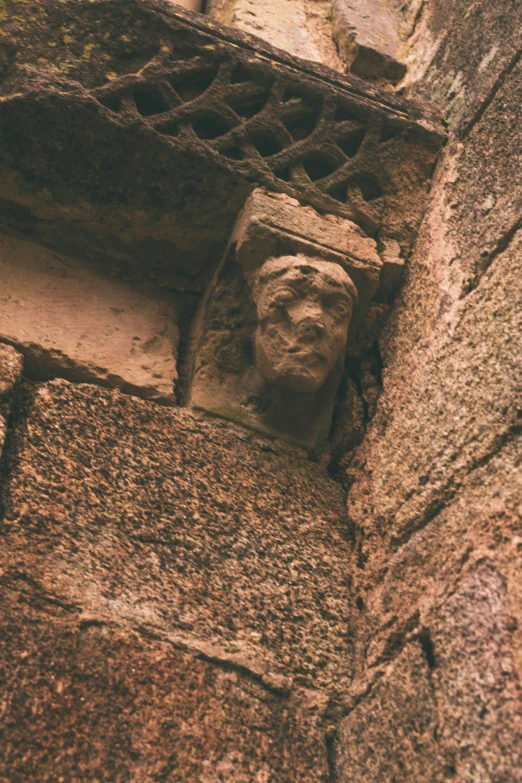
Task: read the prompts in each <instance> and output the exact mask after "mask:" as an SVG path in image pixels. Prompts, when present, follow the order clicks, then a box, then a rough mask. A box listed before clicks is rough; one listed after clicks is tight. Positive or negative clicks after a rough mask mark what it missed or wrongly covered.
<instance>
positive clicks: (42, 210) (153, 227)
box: [0, 0, 443, 290]
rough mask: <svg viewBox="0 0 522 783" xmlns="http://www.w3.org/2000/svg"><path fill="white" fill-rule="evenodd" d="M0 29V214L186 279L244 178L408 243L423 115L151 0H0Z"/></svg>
mask: <svg viewBox="0 0 522 783" xmlns="http://www.w3.org/2000/svg"><path fill="white" fill-rule="evenodd" d="M100 30H103V31H105V32H104V35H103V36H100V34H99V31H100ZM2 32H3V33H4V35H3V38H2V41H3V43H2V51H3V61H4V63H5V65H4V68H3V72H2V76H1V84H0V93H1V95H0V97H1V101H0V127H1V130H0V145H1V148H2V153H1V159H0V171H1V174H2V194H1V197H2V199H3V202H2V210H1V213H0V214H1V219H2V222H3V223H4V224H8V225H9V226H11V227H13V228H17V229H18V230H21V231H24V232H26V233H31V236H33V237H34V238H35V239H36V240H37V241H40V242H43V243H45V244H49V245H52V246H53V247H56V248H59V249H62V250H64V251H66V252H69V253H71V254H72V255H75V256H77V257H81V256H83V257H86V258H87V257H88V258H90V259H98V260H99V261H100V263H102V262H103V263H108V259H110V261H111V262H112V263H117V264H119V265H127V266H129V267H130V268H131V269H133V268H135V267H136V266H138V267H139V268H140V269H144V268H145V269H147V270H148V271H152V273H153V274H154V275H155V276H160V277H161V278H162V280H163V281H164V283H165V285H170V286H172V287H177V288H178V289H179V288H191V289H193V290H200V289H201V286H202V285H203V284H204V282H206V279H207V278H206V277H205V270H206V269H207V268H208V265H209V263H212V262H215V261H216V260H217V258H218V257H219V250H220V243H224V242H225V241H226V239H227V238H228V234H229V232H230V229H231V227H232V225H233V222H234V219H235V217H236V215H237V213H238V212H239V210H240V208H241V206H242V204H243V203H244V200H245V198H246V196H247V195H248V193H249V191H250V190H251V189H252V188H253V187H254V186H255V185H263V186H265V187H267V188H269V189H270V190H275V191H279V192H283V193H287V194H288V195H290V196H292V197H294V198H298V199H299V200H301V201H303V202H305V203H311V204H313V205H314V206H315V207H316V208H319V209H320V210H322V211H326V212H331V213H334V214H338V215H340V216H342V217H346V218H348V219H352V220H354V221H355V222H356V223H358V224H359V225H360V226H361V227H363V229H364V230H365V231H366V232H368V233H371V234H379V235H382V236H383V237H385V238H392V239H396V240H397V241H398V242H399V243H400V244H401V246H402V247H403V249H405V248H407V247H408V246H409V244H410V243H411V240H412V239H413V237H414V235H415V231H416V227H417V225H418V223H419V220H420V218H421V215H422V212H423V209H424V203H425V197H426V192H427V186H428V181H429V177H430V174H431V170H432V167H433V164H434V161H435V159H436V156H437V152H438V149H439V147H440V144H441V142H442V139H443V132H442V129H441V126H440V124H439V123H438V121H437V119H436V118H435V117H434V116H433V115H432V114H430V112H429V111H426V112H424V110H423V109H421V108H420V107H419V106H417V105H413V104H409V103H407V102H405V101H404V100H403V99H401V98H398V97H395V96H392V95H390V94H389V93H386V92H382V91H379V90H377V89H375V88H373V87H371V86H368V85H366V84H364V83H363V82H361V81H359V80H357V79H356V78H352V77H342V76H340V75H339V74H337V73H335V72H333V71H331V70H329V69H327V68H324V67H321V66H319V65H314V64H312V63H309V62H306V61H301V60H298V59H296V58H292V57H291V56H289V55H286V54H285V53H283V52H281V51H280V50H276V49H273V48H271V47H270V46H269V45H268V44H266V43H264V42H262V41H260V40H259V39H256V38H254V37H252V36H249V35H246V34H242V33H240V32H238V31H234V30H230V29H228V28H225V27H222V26H220V25H219V24H217V23H216V22H214V21H212V20H208V19H205V17H202V16H195V15H194V14H191V13H189V12H184V11H183V10H182V9H177V8H175V7H174V6H173V5H172V4H170V3H166V2H161V0H130V2H125V3H123V2H122V0H103V2H102V0H95V2H89V3H85V2H82V1H81V0H69V2H66V3H62V2H58V0H50V2H48V3H45V4H41V3H38V2H36V1H34V2H29V3H27V2H21V0H8V2H7V6H6V17H5V19H4V20H3V22H2ZM216 254H217V255H216Z"/></svg>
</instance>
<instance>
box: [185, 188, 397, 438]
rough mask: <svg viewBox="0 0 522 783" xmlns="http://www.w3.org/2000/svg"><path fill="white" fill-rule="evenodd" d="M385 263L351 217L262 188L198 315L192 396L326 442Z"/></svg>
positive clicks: (286, 434) (248, 419)
mask: <svg viewBox="0 0 522 783" xmlns="http://www.w3.org/2000/svg"><path fill="white" fill-rule="evenodd" d="M384 268H385V265H384V264H383V261H382V259H381V258H380V256H379V254H378V252H377V244H376V242H375V240H374V239H372V238H371V237H368V236H367V235H365V233H364V232H363V231H362V230H361V229H360V228H359V227H358V226H356V225H355V224H354V223H352V222H351V221H349V220H347V219H345V218H340V217H338V216H334V215H320V214H319V213H318V212H316V211H315V210H314V209H313V208H312V207H303V206H301V205H300V204H299V202H298V201H296V200H295V199H292V198H289V197H288V196H285V195H281V194H274V193H268V192H266V191H263V190H260V189H259V190H256V191H255V192H254V193H253V194H252V195H251V196H250V198H249V199H248V200H247V202H246V204H245V206H244V208H243V210H242V212H241V214H240V215H239V217H238V220H237V222H236V225H235V227H234V230H233V232H232V236H231V240H230V243H229V246H228V248H227V251H226V253H225V255H224V257H223V260H222V263H221V265H220V267H219V269H218V271H217V272H216V275H215V277H214V279H213V281H212V282H211V284H210V286H209V290H208V292H207V296H206V298H205V300H204V303H203V305H202V307H201V310H200V313H199V316H198V318H197V322H196V327H195V331H194V335H193V340H192V345H193V357H192V382H191V386H190V395H189V397H190V399H189V404H190V405H191V406H193V407H196V408H200V409H204V410H206V411H208V412H210V413H213V414H215V415H219V416H223V417H225V418H229V419H232V420H235V421H237V422H238V423H241V424H244V425H247V426H249V427H252V428H254V429H258V430H260V431H262V432H264V433H269V434H272V435H275V436H278V437H282V438H284V439H286V440H289V441H291V442H293V443H296V444H298V445H300V446H304V447H305V448H308V449H310V450H312V451H314V450H318V449H319V450H320V449H321V448H322V446H324V444H325V443H326V440H327V438H328V434H329V430H330V427H331V421H332V413H333V409H334V405H335V399H336V394H337V390H338V386H339V382H340V380H341V377H342V375H343V372H344V358H345V355H346V351H347V348H348V346H349V345H350V343H353V342H354V341H355V339H356V338H357V337H358V336H359V330H360V329H361V326H362V325H363V324H364V321H365V316H366V315H367V313H368V309H369V306H370V302H371V300H372V298H373V297H374V296H375V294H376V292H377V291H378V290H379V287H380V283H381V278H382V276H383V274H382V273H383V269H384Z"/></svg>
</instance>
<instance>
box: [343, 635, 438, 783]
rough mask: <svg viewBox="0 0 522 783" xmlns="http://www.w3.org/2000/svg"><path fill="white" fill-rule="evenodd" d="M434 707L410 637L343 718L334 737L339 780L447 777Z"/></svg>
mask: <svg viewBox="0 0 522 783" xmlns="http://www.w3.org/2000/svg"><path fill="white" fill-rule="evenodd" d="M438 722H439V718H438V712H437V702H436V696H435V694H434V693H433V687H432V683H431V672H430V670H429V666H428V662H427V660H426V658H425V656H424V654H423V651H422V648H421V645H420V644H419V643H418V642H412V643H410V644H409V645H407V646H406V648H405V650H404V651H403V652H402V654H401V655H400V656H399V657H398V659H397V660H396V661H395V662H394V664H393V665H392V666H390V668H389V670H388V672H387V673H386V674H385V675H384V677H383V678H382V679H381V680H380V681H378V682H377V683H375V684H374V687H373V689H372V691H371V693H370V694H369V695H368V696H367V697H366V698H364V699H363V700H362V701H361V703H360V704H359V705H358V706H357V707H355V709H354V710H353V711H352V712H351V713H350V714H349V715H348V716H347V717H346V718H344V719H343V720H342V721H341V723H340V727H339V732H338V738H337V742H336V754H335V768H336V773H337V780H338V781H339V783H382V781H399V780H400V781H401V783H446V781H447V780H448V777H447V775H446V774H445V762H444V756H443V754H442V753H441V752H440V749H439V747H438V741H437V730H438Z"/></svg>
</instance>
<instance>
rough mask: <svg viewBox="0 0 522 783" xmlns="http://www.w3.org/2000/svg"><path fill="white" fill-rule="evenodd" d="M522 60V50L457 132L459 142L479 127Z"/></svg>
mask: <svg viewBox="0 0 522 783" xmlns="http://www.w3.org/2000/svg"><path fill="white" fill-rule="evenodd" d="M521 59H522V49H520V50H519V51H518V52H517V53H516V54H515V55H514V56H513V57H512V58H511V60H510V61H509V63H508V64H507V65H506V67H505V68H504V70H503V71H501V73H500V74H499V75H498V77H497V78H496V80H495V83H494V84H493V86H492V88H491V90H490V91H489V94H488V95H487V96H486V97H485V99H484V100H483V101H482V103H481V105H480V106H479V108H478V109H477V111H476V112H475V114H474V115H473V116H472V117H471V119H470V120H469V121H468V122H467V123H466V124H465V125H464V126H463V127H462V128H461V129H460V131H458V132H457V137H458V138H459V140H461V141H463V140H464V139H466V138H467V137H468V136H469V134H470V133H471V131H472V130H473V128H474V127H475V125H477V124H478V123H479V122H480V120H481V119H482V117H483V116H484V114H485V113H486V111H487V110H488V109H489V107H490V106H491V104H492V103H493V101H494V99H495V97H496V96H497V94H498V93H499V91H500V90H501V88H502V87H503V86H504V84H505V82H506V80H507V78H508V77H509V76H510V75H511V73H512V71H514V69H515V68H516V67H517V65H518V63H519V62H520V60H521Z"/></svg>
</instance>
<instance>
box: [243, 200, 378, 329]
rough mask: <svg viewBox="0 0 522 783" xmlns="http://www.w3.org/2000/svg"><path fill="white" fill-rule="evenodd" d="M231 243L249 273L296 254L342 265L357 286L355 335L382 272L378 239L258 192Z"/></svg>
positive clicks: (348, 224) (339, 220)
mask: <svg viewBox="0 0 522 783" xmlns="http://www.w3.org/2000/svg"><path fill="white" fill-rule="evenodd" d="M231 242H232V243H233V244H234V245H235V255H236V259H237V261H238V262H239V264H241V266H242V267H243V268H244V269H245V270H246V271H247V272H251V271H253V270H254V269H256V268H258V267H259V266H261V264H262V263H263V262H264V261H266V259H267V258H271V257H273V258H276V257H277V256H283V255H295V254H297V253H303V254H304V255H307V256H310V257H313V256H317V257H319V258H322V259H324V260H325V261H332V262H334V263H337V264H340V265H341V266H342V267H343V268H344V269H345V270H346V271H347V273H348V274H349V276H350V278H351V280H353V282H354V283H355V285H356V287H357V292H358V301H357V304H356V307H355V308H354V312H353V321H352V328H351V335H354V334H355V333H356V332H357V330H358V328H359V326H360V324H361V321H362V318H363V317H364V315H365V314H366V310H367V307H368V304H369V302H370V300H371V298H372V296H373V295H374V294H375V292H376V290H377V287H378V285H379V282H380V274H381V271H382V269H383V262H382V261H381V259H380V258H379V255H378V253H377V247H376V243H375V240H374V239H372V238H371V237H368V236H367V235H366V234H365V233H364V232H363V231H361V229H360V228H359V227H358V226H357V225H355V224H354V223H352V222H351V221H350V220H345V219H343V218H340V217H338V216H336V215H320V214H319V213H318V212H317V211H316V210H315V209H313V207H304V206H301V205H300V204H299V202H297V201H296V200H295V199H290V198H288V196H285V195H284V194H270V193H268V192H264V191H262V190H256V191H254V193H253V194H252V195H251V196H250V198H249V199H248V200H247V202H246V204H245V206H244V208H243V209H242V210H241V213H240V215H239V217H238V219H237V222H236V224H235V226H234V230H233V232H232V236H231Z"/></svg>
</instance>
